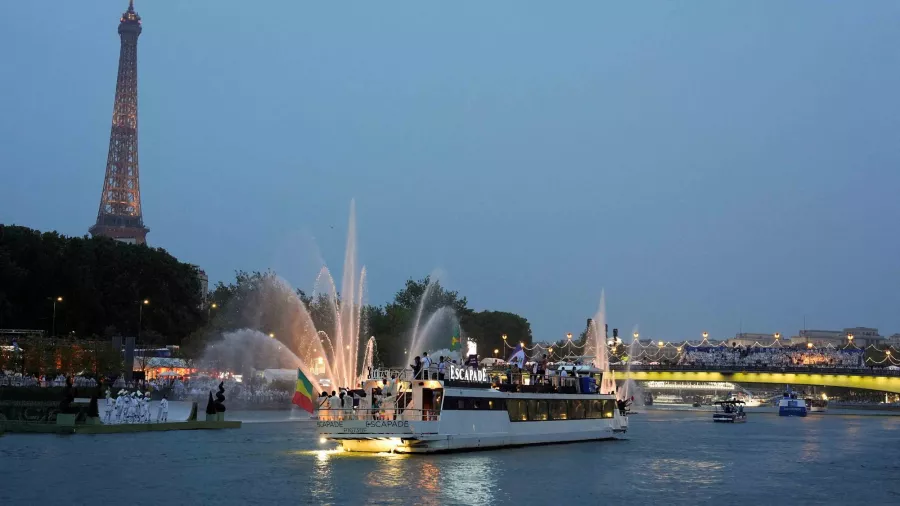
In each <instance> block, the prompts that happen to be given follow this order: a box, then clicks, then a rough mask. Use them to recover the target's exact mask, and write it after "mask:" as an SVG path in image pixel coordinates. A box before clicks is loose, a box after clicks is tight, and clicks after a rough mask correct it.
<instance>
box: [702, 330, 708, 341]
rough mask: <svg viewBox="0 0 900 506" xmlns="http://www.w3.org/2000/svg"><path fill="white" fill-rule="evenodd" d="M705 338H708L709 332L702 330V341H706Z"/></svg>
mask: <svg viewBox="0 0 900 506" xmlns="http://www.w3.org/2000/svg"><path fill="white" fill-rule="evenodd" d="M707 337H709V332H707V331H705V330H704V331H703V339H706V338H707Z"/></svg>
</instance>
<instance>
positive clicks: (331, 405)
mask: <svg viewBox="0 0 900 506" xmlns="http://www.w3.org/2000/svg"><path fill="white" fill-rule="evenodd" d="M328 411H329V412H330V414H331V419H332V420H340V419H341V398H340V397H338V396H337V392H335V391H334V390H332V391H331V395H330V396H329V397H328Z"/></svg>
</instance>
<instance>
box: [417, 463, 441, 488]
mask: <svg viewBox="0 0 900 506" xmlns="http://www.w3.org/2000/svg"><path fill="white" fill-rule="evenodd" d="M440 477H441V471H440V470H439V469H438V468H437V466H435V465H434V464H432V463H431V462H428V461H425V462H424V464H423V465H422V466H420V467H419V482H418V483H417V484H416V485H418V486H419V488H422V489H425V490H427V491H429V492H432V493H437V492H438V490H439V489H440V487H439V486H438V481H439V480H440Z"/></svg>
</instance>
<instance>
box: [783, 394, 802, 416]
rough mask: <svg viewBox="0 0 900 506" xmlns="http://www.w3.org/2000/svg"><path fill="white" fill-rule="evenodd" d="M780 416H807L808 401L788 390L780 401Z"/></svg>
mask: <svg viewBox="0 0 900 506" xmlns="http://www.w3.org/2000/svg"><path fill="white" fill-rule="evenodd" d="M778 416H806V401H805V400H803V399H798V398H797V394H795V393H794V392H791V391H790V390H788V391H787V392H785V393H784V395H783V396H782V397H781V399H778Z"/></svg>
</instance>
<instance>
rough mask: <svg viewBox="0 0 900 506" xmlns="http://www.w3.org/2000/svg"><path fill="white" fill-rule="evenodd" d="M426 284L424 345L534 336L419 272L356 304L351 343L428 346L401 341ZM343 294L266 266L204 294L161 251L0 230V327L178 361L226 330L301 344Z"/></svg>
mask: <svg viewBox="0 0 900 506" xmlns="http://www.w3.org/2000/svg"><path fill="white" fill-rule="evenodd" d="M429 283H431V284H432V285H433V286H431V289H430V293H429V296H428V297H427V299H426V301H425V307H424V308H423V311H422V314H423V315H424V317H423V319H422V321H421V322H420V327H422V326H424V325H425V323H426V319H427V318H428V317H429V316H430V315H432V314H434V313H436V312H437V313H438V316H437V317H435V318H432V319H431V321H430V327H429V329H428V335H429V336H431V339H429V340H426V341H425V344H426V345H428V346H429V347H431V348H450V340H451V336H452V335H454V334H456V333H459V337H460V338H461V340H462V346H463V347H465V340H466V339H468V338H472V339H474V340H476V341H477V342H478V344H479V353H480V354H481V355H482V356H492V355H493V350H495V349H496V350H498V355H500V356H505V355H507V354H508V353H507V351H506V350H505V349H504V342H503V340H502V338H501V336H502V335H504V334H505V335H507V336H508V342H509V343H510V344H514V343H518V342H520V341H523V342H525V343H531V341H532V336H531V325H530V324H529V323H528V320H526V319H525V318H523V317H522V316H520V315H517V314H515V313H509V312H502V311H476V310H475V309H473V308H470V307H469V306H468V301H467V299H466V297H464V296H461V295H460V294H459V293H457V292H456V291H452V290H448V289H446V288H445V287H443V286H442V285H441V284H440V283H439V282H438V281H436V280H434V281H433V282H432V280H431V279H429V278H428V277H425V278H422V279H409V280H407V281H406V283H405V284H404V286H403V287H402V288H401V289H400V290H398V291H397V292H396V294H395V295H394V297H393V299H392V300H390V301H389V302H387V303H386V304H383V305H373V304H367V305H364V306H363V307H361V308H359V310H360V312H361V315H362V318H361V320H362V321H361V325H360V327H359V329H358V332H359V338H360V341H361V342H363V343H364V342H365V341H366V340H367V339H368V337H369V336H375V338H376V342H377V347H376V360H377V361H378V362H380V363H382V364H387V365H402V364H403V363H404V361H406V360H411V358H412V356H413V355H415V354H421V352H422V351H425V350H409V349H407V348H408V347H409V342H410V339H411V332H412V331H413V327H414V321H415V318H416V314H417V309H418V306H419V303H420V301H421V300H422V298H423V296H424V295H425V292H426V289H428V286H429ZM340 297H341V294H331V295H325V294H314V295H310V294H307V293H305V292H304V291H302V290H294V289H293V288H291V287H290V286H288V285H287V284H286V283H284V282H282V281H281V280H280V279H279V278H278V277H277V275H276V274H275V273H273V272H251V273H248V272H243V271H239V272H237V273H236V275H235V279H234V280H233V281H231V282H229V283H223V282H219V283H217V284H216V285H215V286H214V287H213V288H212V290H210V291H209V293H207V294H204V293H202V290H201V285H200V278H199V270H198V268H197V267H196V266H194V265H191V264H187V263H183V262H180V261H178V260H177V259H176V258H175V257H173V256H172V255H170V254H169V253H168V252H166V251H165V250H164V249H162V248H152V247H149V246H147V245H135V244H126V243H122V242H119V241H115V240H112V239H108V238H103V237H95V238H91V237H86V236H85V237H66V236H63V235H60V234H58V233H56V232H40V231H37V230H33V229H29V228H26V227H21V226H14V225H0V329H4V328H5V329H26V330H33V331H35V332H36V333H38V332H41V333H43V335H44V336H45V337H46V336H51V335H53V334H55V336H67V337H70V338H76V339H87V340H97V339H107V338H110V337H113V336H116V335H119V336H137V337H138V345H139V346H141V347H145V346H162V345H165V344H178V345H181V346H182V354H183V355H184V356H186V357H190V358H198V357H199V356H200V355H201V354H202V352H203V350H204V349H205V348H206V346H208V345H209V344H210V343H211V342H213V341H215V340H216V339H218V338H220V337H221V335H222V333H223V332H227V331H229V330H235V329H244V328H249V329H257V330H260V331H262V332H265V333H267V334H269V333H270V334H272V335H273V336H275V339H278V340H281V341H282V342H284V344H285V345H287V346H289V347H293V346H296V345H298V343H297V342H296V339H295V338H296V336H297V335H298V334H303V333H306V332H310V331H312V332H315V331H320V332H324V333H325V334H327V335H328V336H333V335H334V332H335V328H336V322H335V321H334V311H333V304H332V301H330V300H329V299H330V298H331V299H336V300H338V301H339V300H340ZM297 304H302V305H303V307H304V308H305V310H306V312H308V314H309V315H310V319H311V325H312V327H314V329H313V328H300V327H301V326H302V325H304V321H303V319H302V318H298V315H297V308H296V306H297ZM441 308H447V309H444V310H442V311H439V310H440V309H441ZM457 329H458V330H457ZM292 339H294V342H292V341H291V340H292ZM308 341H309V340H308V339H307V340H304V342H305V343H307V344H309V343H308ZM301 344H302V343H301Z"/></svg>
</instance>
